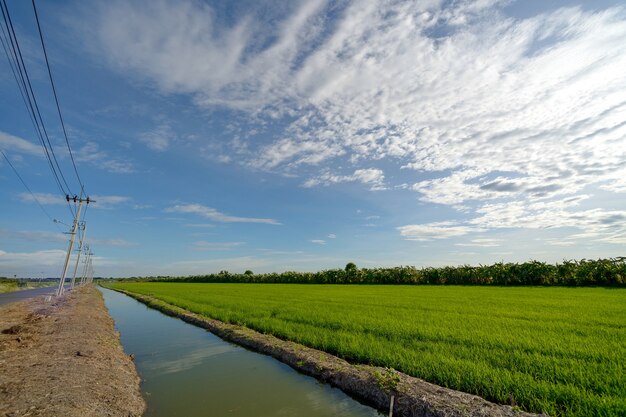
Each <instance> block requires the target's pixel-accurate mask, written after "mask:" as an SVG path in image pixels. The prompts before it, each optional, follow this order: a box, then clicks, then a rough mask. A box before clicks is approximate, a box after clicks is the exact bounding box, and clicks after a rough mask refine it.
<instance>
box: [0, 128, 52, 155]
mask: <svg viewBox="0 0 626 417" xmlns="http://www.w3.org/2000/svg"><path fill="white" fill-rule="evenodd" d="M0 149H3V150H5V151H8V152H17V153H25V154H29V155H37V156H43V150H42V148H41V146H39V145H36V144H34V143H32V142H30V141H28V140H26V139H22V138H18V137H17V136H13V135H10V134H8V133H5V132H1V131H0Z"/></svg>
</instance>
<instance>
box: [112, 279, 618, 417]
mask: <svg viewBox="0 0 626 417" xmlns="http://www.w3.org/2000/svg"><path fill="white" fill-rule="evenodd" d="M111 286H112V287H113V288H120V289H125V290H127V291H131V292H135V293H138V294H144V295H153V296H154V297H156V298H158V299H161V300H163V301H165V302H168V303H170V304H173V305H176V306H179V307H182V308H184V309H187V310H190V311H193V312H196V313H199V314H202V315H205V316H207V317H211V318H214V319H218V320H221V321H224V322H228V323H236V324H241V325H245V326H247V327H250V328H253V329H255V330H258V331H260V332H264V333H271V334H273V335H276V336H278V337H280V338H284V339H288V340H292V341H296V342H299V343H302V344H304V345H307V346H310V347H314V348H317V349H320V350H324V351H327V352H329V353H333V354H335V355H338V356H340V357H343V358H345V359H348V360H350V361H352V362H357V363H366V364H372V365H378V366H386V367H390V368H394V369H396V370H399V371H401V372H404V373H406V374H409V375H412V376H416V377H419V378H422V379H425V380H427V381H429V382H433V383H436V384H439V385H442V386H445V387H449V388H453V389H457V390H460V391H465V392H470V393H473V394H477V395H480V396H482V397H484V398H486V399H488V400H491V401H495V402H498V403H503V404H512V405H515V406H518V407H520V408H522V409H524V410H527V411H532V412H542V411H543V412H546V413H548V414H550V415H553V416H622V415H626V377H625V364H626V343H625V341H626V289H610V288H564V287H478V286H385V285H315V284H208V283H200V284H198V283H155V282H142V283H132V282H131V283H121V282H117V283H114V284H111Z"/></svg>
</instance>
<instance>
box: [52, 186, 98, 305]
mask: <svg viewBox="0 0 626 417" xmlns="http://www.w3.org/2000/svg"><path fill="white" fill-rule="evenodd" d="M65 199H66V200H67V202H70V201H73V202H74V203H78V208H77V210H76V215H75V216H74V222H73V223H72V226H71V229H70V232H69V235H70V243H69V246H68V248H67V254H66V255H65V263H64V265H63V271H62V272H61V279H60V280H59V288H58V289H57V296H59V295H62V294H63V293H64V292H65V281H66V278H67V270H68V267H69V264H70V258H71V256H72V249H73V248H74V240H75V238H76V233H79V232H82V233H80V240H79V243H78V255H77V256H76V263H75V264H74V273H73V274H72V281H71V284H70V289H73V288H74V286H75V285H76V276H77V273H78V265H79V263H80V257H81V254H82V255H83V256H84V259H83V263H84V266H83V270H82V274H81V275H80V281H79V283H78V285H84V284H88V283H90V282H92V281H93V252H92V251H91V250H90V248H89V245H87V244H86V243H85V237H86V235H87V223H86V222H84V221H80V214H81V211H82V208H83V203H84V204H87V205H89V203H95V202H96V201H95V200H91V199H89V197H87V198H83V197H82V193H81V196H80V197H78V196H74V197H70V196H69V195H66V196H65Z"/></svg>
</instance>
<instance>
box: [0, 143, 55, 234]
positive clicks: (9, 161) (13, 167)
mask: <svg viewBox="0 0 626 417" xmlns="http://www.w3.org/2000/svg"><path fill="white" fill-rule="evenodd" d="M0 153H1V154H2V156H4V159H5V160H6V161H7V163H8V164H9V166H10V167H11V168H12V169H13V172H15V175H17V178H19V179H20V182H21V183H22V185H23V186H24V188H26V190H27V191H28V192H29V193H30V195H31V196H32V197H33V200H35V202H36V203H37V204H38V205H39V208H40V209H41V211H43V213H44V214H45V215H46V216H47V217H48V218H49V219H50V221H51V222H53V223H55V224H56V222H55V221H54V219H53V218H52V216H50V213H48V211H47V210H46V209H45V208H44V206H43V205H42V204H41V203H40V202H39V199H38V198H37V196H36V195H35V194H34V193H33V192H32V191H31V189H30V187H29V186H28V184H26V181H24V179H23V178H22V176H21V175H20V173H19V172H18V171H17V169H16V168H15V166H14V165H13V164H12V163H11V160H10V159H9V158H8V157H7V154H6V153H4V151H3V150H2V149H0Z"/></svg>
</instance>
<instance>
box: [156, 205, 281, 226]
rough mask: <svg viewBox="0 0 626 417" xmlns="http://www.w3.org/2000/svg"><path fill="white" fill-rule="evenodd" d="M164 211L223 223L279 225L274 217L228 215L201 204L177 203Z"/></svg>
mask: <svg viewBox="0 0 626 417" xmlns="http://www.w3.org/2000/svg"><path fill="white" fill-rule="evenodd" d="M165 212H167V213H191V214H197V215H200V216H202V217H206V218H207V219H211V220H213V221H216V222H224V223H265V224H274V225H280V223H279V222H278V221H277V220H274V219H260V218H254V217H237V216H230V215H228V214H224V213H221V212H219V211H217V210H216V209H214V208H211V207H206V206H203V205H201V204H177V205H175V206H173V207H168V208H166V209H165Z"/></svg>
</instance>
